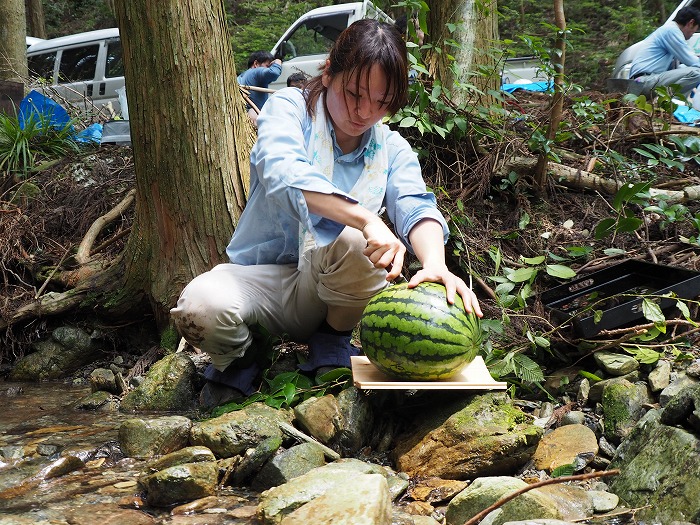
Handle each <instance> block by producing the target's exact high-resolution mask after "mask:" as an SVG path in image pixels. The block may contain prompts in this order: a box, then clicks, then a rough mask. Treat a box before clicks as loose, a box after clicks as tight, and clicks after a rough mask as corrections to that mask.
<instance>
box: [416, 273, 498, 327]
mask: <svg viewBox="0 0 700 525" xmlns="http://www.w3.org/2000/svg"><path fill="white" fill-rule="evenodd" d="M423 282H431V283H442V284H444V285H445V292H446V295H447V302H448V303H450V304H454V302H455V294H459V295H460V297H461V298H462V302H464V309H465V310H466V311H467V312H474V313H475V314H476V315H477V316H479V317H483V316H484V314H483V312H482V311H481V306H479V300H478V299H477V298H476V295H475V294H474V292H473V291H472V289H471V288H469V286H467V283H465V282H464V280H462V279H461V278H459V277H457V276H456V275H455V274H453V273H452V272H451V271H449V270H448V269H447V267H446V266H443V267H439V266H437V267H434V268H423V269H422V270H419V271H418V272H417V273H416V274H415V275H414V276H413V277H412V278H411V280H410V281H409V282H408V287H409V288H415V287H416V286H418V285H419V284H420V283H423Z"/></svg>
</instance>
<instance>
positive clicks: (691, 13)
mask: <svg viewBox="0 0 700 525" xmlns="http://www.w3.org/2000/svg"><path fill="white" fill-rule="evenodd" d="M691 20H695V23H696V24H698V25H700V9H698V8H697V7H691V6H688V7H684V8H682V9H679V10H678V12H677V13H676V18H674V19H673V21H674V22H676V23H677V24H680V25H682V26H684V25H685V24H687V23H688V22H690V21H691Z"/></svg>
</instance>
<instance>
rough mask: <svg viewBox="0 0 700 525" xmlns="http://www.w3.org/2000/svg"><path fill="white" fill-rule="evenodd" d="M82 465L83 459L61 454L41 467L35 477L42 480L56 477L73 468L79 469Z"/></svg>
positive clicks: (83, 464)
mask: <svg viewBox="0 0 700 525" xmlns="http://www.w3.org/2000/svg"><path fill="white" fill-rule="evenodd" d="M84 466H85V463H84V462H83V460H82V459H80V458H78V457H76V456H63V457H62V458H58V459H57V460H55V461H52V462H51V463H50V464H49V465H47V466H46V467H44V468H43V469H41V471H40V472H39V474H38V475H37V476H36V477H37V479H42V480H46V479H52V478H58V477H60V476H64V475H66V474H68V473H69V472H73V471H74V470H79V469H81V468H83V467H84Z"/></svg>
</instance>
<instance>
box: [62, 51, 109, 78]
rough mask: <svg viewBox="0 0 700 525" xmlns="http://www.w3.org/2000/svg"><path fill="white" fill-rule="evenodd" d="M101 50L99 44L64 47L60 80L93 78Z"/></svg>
mask: <svg viewBox="0 0 700 525" xmlns="http://www.w3.org/2000/svg"><path fill="white" fill-rule="evenodd" d="M99 51H100V46H99V44H94V45H89V46H81V47H73V48H70V49H64V50H63V53H62V54H61V64H60V65H59V69H58V81H59V82H79V81H81V80H93V79H94V78H95V66H96V65H97V54H98V53H99Z"/></svg>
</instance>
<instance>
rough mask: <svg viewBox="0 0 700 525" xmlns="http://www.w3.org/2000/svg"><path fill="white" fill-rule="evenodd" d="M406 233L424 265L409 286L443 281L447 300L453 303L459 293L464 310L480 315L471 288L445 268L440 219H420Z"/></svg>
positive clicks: (481, 314)
mask: <svg viewBox="0 0 700 525" xmlns="http://www.w3.org/2000/svg"><path fill="white" fill-rule="evenodd" d="M408 236H409V239H410V240H411V245H412V246H413V249H414V251H415V252H416V256H417V257H418V260H419V261H420V262H421V264H422V265H423V269H422V270H420V271H419V272H417V273H416V274H415V275H414V276H413V278H412V279H411V280H410V281H409V283H408V287H409V288H415V287H416V286H418V285H419V284H420V283H422V282H432V283H442V284H444V285H445V292H446V295H447V302H448V303H450V304H454V302H455V294H459V295H460V297H462V301H463V302H464V309H465V310H466V311H467V312H474V313H475V314H476V315H478V316H479V317H483V315H484V314H483V313H482V311H481V307H480V306H479V301H478V299H477V298H476V295H474V292H473V291H472V289H471V288H469V286H467V283H465V282H464V281H463V280H462V279H461V278H459V277H457V276H456V275H455V274H453V273H452V272H451V271H450V270H448V269H447V265H446V264H445V246H444V243H443V237H442V226H440V223H438V222H437V221H434V220H430V219H429V220H423V221H420V222H419V223H418V224H416V225H415V226H414V227H413V229H412V230H411V232H410V233H409V234H408Z"/></svg>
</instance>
